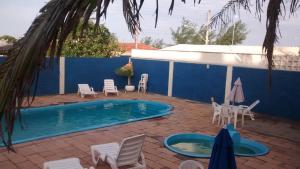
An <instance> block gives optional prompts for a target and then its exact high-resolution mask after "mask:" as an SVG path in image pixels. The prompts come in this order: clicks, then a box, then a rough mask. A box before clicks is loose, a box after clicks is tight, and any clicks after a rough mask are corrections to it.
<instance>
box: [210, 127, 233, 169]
mask: <svg viewBox="0 0 300 169" xmlns="http://www.w3.org/2000/svg"><path fill="white" fill-rule="evenodd" d="M208 169H236V162H235V156H234V149H233V142H232V139H231V137H230V134H229V132H228V130H227V129H224V128H223V129H222V130H221V131H220V132H219V134H218V135H217V136H216V138H215V143H214V147H213V150H212V152H211V157H210V161H209V166H208Z"/></svg>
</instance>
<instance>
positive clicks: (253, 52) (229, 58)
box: [131, 44, 300, 71]
mask: <svg viewBox="0 0 300 169" xmlns="http://www.w3.org/2000/svg"><path fill="white" fill-rule="evenodd" d="M299 50H300V48H298V47H275V50H274V65H275V68H278V69H280V70H281V69H282V70H294V71H300V57H299ZM131 56H132V58H138V59H147V60H164V61H174V62H188V63H199V64H213V65H232V66H237V67H252V68H262V69H266V68H267V64H268V60H267V58H266V57H265V53H264V52H263V50H262V47H261V46H223V45H188V44H180V45H175V46H171V47H167V48H163V49H161V50H141V49H133V50H132V55H131ZM277 62H278V63H277ZM287 65H292V66H290V67H289V68H285V67H286V66H287Z"/></svg>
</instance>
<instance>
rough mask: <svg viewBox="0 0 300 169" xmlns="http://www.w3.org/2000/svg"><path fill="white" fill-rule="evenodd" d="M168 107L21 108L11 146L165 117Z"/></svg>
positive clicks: (118, 103) (111, 103)
mask: <svg viewBox="0 0 300 169" xmlns="http://www.w3.org/2000/svg"><path fill="white" fill-rule="evenodd" d="M171 108H172V107H171V106H170V105H169V104H165V103H160V102H153V101H145V100H101V101H99V100H98V101H90V102H81V103H72V104H67V105H56V106H47V107H38V108H28V109H22V110H21V114H22V125H21V124H20V123H19V122H16V125H15V130H14V133H13V137H12V138H13V143H22V142H26V141H32V140H36V139H41V138H47V137H51V136H57V135H62V134H66V133H72V132H78V131H84V130H90V129H95V128H101V127H107V126H112V125H117V124H123V123H128V122H133V121H138V120H144V119H149V118H155V117H160V116H165V115H168V114H170V110H171ZM22 128H23V129H22Z"/></svg>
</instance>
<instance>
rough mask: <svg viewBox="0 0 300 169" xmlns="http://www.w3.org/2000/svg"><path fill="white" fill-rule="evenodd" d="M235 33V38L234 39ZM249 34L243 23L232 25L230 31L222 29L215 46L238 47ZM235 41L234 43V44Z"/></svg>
mask: <svg viewBox="0 0 300 169" xmlns="http://www.w3.org/2000/svg"><path fill="white" fill-rule="evenodd" d="M233 31H234V37H233ZM247 34H248V32H247V29H246V25H245V24H244V23H242V21H238V22H236V23H235V25H231V26H230V27H229V28H228V29H227V28H226V27H225V28H222V29H221V30H220V33H219V34H218V35H217V38H216V40H215V44H217V45H231V44H233V45H236V44H241V43H242V42H243V41H244V40H245V39H246V36H247ZM232 40H233V43H232Z"/></svg>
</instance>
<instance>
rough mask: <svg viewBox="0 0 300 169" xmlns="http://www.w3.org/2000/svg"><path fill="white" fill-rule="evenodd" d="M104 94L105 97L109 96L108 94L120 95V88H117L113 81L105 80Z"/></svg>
mask: <svg viewBox="0 0 300 169" xmlns="http://www.w3.org/2000/svg"><path fill="white" fill-rule="evenodd" d="M103 92H104V94H105V96H107V95H108V93H115V94H117V95H119V91H118V88H117V86H115V82H114V80H113V79H104V86H103Z"/></svg>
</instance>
